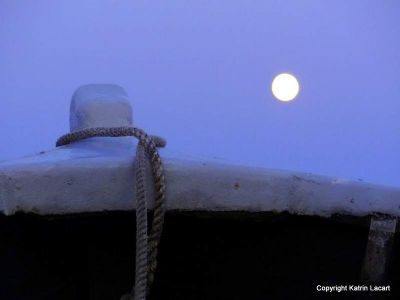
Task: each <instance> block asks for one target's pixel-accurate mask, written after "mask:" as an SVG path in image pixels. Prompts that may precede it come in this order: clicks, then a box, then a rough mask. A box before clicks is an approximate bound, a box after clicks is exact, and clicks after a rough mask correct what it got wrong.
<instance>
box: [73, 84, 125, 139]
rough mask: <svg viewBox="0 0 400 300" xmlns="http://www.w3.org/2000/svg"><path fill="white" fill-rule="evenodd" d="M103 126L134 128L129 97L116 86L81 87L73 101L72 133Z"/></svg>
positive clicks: (93, 85) (95, 85)
mask: <svg viewBox="0 0 400 300" xmlns="http://www.w3.org/2000/svg"><path fill="white" fill-rule="evenodd" d="M101 126H104V127H119V126H132V108H131V104H130V103H129V99H128V95H127V94H126V92H125V91H124V89H123V88H121V87H120V86H118V85H115V84H88V85H84V86H81V87H80V88H78V89H77V90H76V91H75V93H74V95H73V96H72V100H71V109H70V128H71V131H76V130H81V129H85V128H90V127H101Z"/></svg>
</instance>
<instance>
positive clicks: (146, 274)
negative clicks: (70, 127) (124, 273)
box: [56, 127, 166, 300]
mask: <svg viewBox="0 0 400 300" xmlns="http://www.w3.org/2000/svg"><path fill="white" fill-rule="evenodd" d="M121 136H134V137H136V138H137V139H138V140H139V143H138V146H137V149H136V162H135V164H136V270H135V286H134V287H133V288H132V291H131V293H129V294H127V295H124V296H123V297H122V298H121V300H133V299H134V300H145V299H146V295H147V293H148V291H149V288H150V286H151V284H152V283H153V281H154V273H155V270H156V267H157V251H158V245H159V242H160V238H161V234H162V230H163V224H164V216H165V205H164V202H165V189H166V184H165V176H164V167H163V164H162V161H161V157H160V155H159V153H158V150H157V147H164V146H165V145H166V141H165V140H164V139H162V138H160V137H157V136H149V135H148V134H146V132H144V131H143V130H142V129H139V128H135V127H110V128H108V127H95V128H88V129H83V130H79V131H75V132H71V133H68V134H65V135H63V136H61V137H60V138H59V139H58V140H57V143H56V147H59V146H63V145H67V144H71V143H73V142H76V141H79V140H83V139H87V138H91V137H121ZM146 159H150V164H151V170H152V174H153V180H154V188H155V199H154V212H153V220H152V224H151V231H150V235H149V237H148V234H147V226H148V225H147V188H146Z"/></svg>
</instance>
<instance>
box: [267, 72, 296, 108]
mask: <svg viewBox="0 0 400 300" xmlns="http://www.w3.org/2000/svg"><path fill="white" fill-rule="evenodd" d="M271 90H272V94H273V95H274V97H275V98H276V99H278V100H280V101H283V102H289V101H292V100H293V99H294V98H296V96H297V95H298V93H299V90H300V85H299V81H298V80H297V78H296V77H294V76H293V75H292V74H289V73H281V74H279V75H277V76H275V78H274V80H272V84H271Z"/></svg>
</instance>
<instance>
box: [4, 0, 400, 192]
mask: <svg viewBox="0 0 400 300" xmlns="http://www.w3.org/2000/svg"><path fill="white" fill-rule="evenodd" d="M0 6H1V9H0V38H1V39H0V82H1V85H0V87H1V88H0V103H1V108H0V160H5V159H13V158H17V157H20V156H23V155H26V154H32V153H35V152H38V151H41V150H45V149H49V148H52V147H54V143H55V140H56V139H57V137H58V136H60V135H61V134H63V133H66V132H67V131H68V129H69V125H68V114H69V103H70V98H71V95H72V93H73V91H74V90H75V89H76V88H77V87H78V86H80V85H82V84H87V83H116V84H119V85H121V86H123V87H124V88H125V89H126V90H127V92H128V93H129V95H130V97H131V101H132V104H133V106H134V120H135V125H136V126H138V127H142V128H144V129H146V130H147V131H149V132H151V133H154V134H158V135H161V136H164V137H165V138H166V139H167V140H168V147H169V148H170V149H172V150H177V151H180V152H183V153H188V154H191V153H193V154H195V155H203V156H210V157H218V158H222V159H224V160H226V161H228V162H234V163H238V164H247V165H258V166H264V167H271V168H279V169H292V170H298V171H307V172H313V173H317V174H324V175H333V176H337V177H343V178H349V179H356V180H357V179H362V180H364V181H370V182H375V183H381V184H388V185H396V186H400V163H399V162H400V160H399V153H400V118H399V116H400V102H399V101H400V2H399V1H398V0H392V1H389V0H385V1H381V0H371V1H361V0H360V1H347V0H335V1H320V0H316V1H298V0H291V1H266V0H260V1H232V0H230V1H221V0H216V1H187V0H182V1H175V0H170V1H131V0H130V1H116V0H114V1H98V0H97V1H83V0H80V1H71V0H69V1H50V0H49V1H16V0H6V1H5V0H0ZM280 72H291V73H293V74H295V75H296V76H297V78H298V79H299V81H300V85H301V92H300V94H299V96H298V98H297V99H296V100H295V101H293V102H290V103H282V102H278V101H276V100H275V99H274V98H273V97H272V95H271V93H270V84H271V80H272V78H273V77H274V76H275V75H276V74H278V73H280Z"/></svg>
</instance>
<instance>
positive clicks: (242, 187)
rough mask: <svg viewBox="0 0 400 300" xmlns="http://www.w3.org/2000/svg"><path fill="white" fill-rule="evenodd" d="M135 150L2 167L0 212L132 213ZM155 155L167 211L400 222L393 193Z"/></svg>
mask: <svg viewBox="0 0 400 300" xmlns="http://www.w3.org/2000/svg"><path fill="white" fill-rule="evenodd" d="M135 147H136V141H135V140H134V139H133V138H130V137H122V138H92V139H90V140H84V141H80V142H77V143H75V144H72V145H68V146H64V147H61V148H58V149H54V150H51V151H48V152H46V153H43V154H39V155H36V156H32V157H26V158H23V159H20V160H17V161H11V162H6V163H2V164H0V203H1V207H0V210H1V211H2V212H4V213H5V214H7V215H10V214H14V213H15V212H17V211H24V212H34V213H38V214H66V213H78V212H98V211H105V210H109V211H111V210H130V209H134V185H135V180H134V176H133V175H134V171H133V170H134V166H133V161H134V153H135ZM161 155H162V157H163V158H164V162H165V169H166V180H167V184H168V190H167V207H168V209H170V210H194V211H197V210H200V211H249V212H260V211H276V212H283V211H288V212H291V213H295V214H304V215H320V216H330V215H332V214H336V213H340V214H350V215H356V216H364V215H368V214H371V213H374V212H379V213H384V214H389V215H393V216H400V208H399V206H400V189H399V188H393V187H385V186H378V185H373V184H367V183H362V182H351V181H344V180H339V179H335V178H328V177H322V176H316V175H311V174H304V173H296V172H289V171H277V170H269V169H263V168H250V167H244V166H234V165H227V164H223V163H220V162H217V161H212V160H197V161H192V160H184V159H182V158H175V157H174V155H173V154H171V153H168V151H167V150H161ZM149 183H150V178H149ZM150 186H151V184H150ZM150 206H151V205H150Z"/></svg>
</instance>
